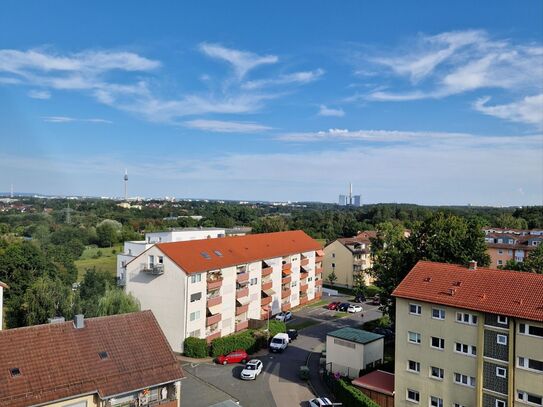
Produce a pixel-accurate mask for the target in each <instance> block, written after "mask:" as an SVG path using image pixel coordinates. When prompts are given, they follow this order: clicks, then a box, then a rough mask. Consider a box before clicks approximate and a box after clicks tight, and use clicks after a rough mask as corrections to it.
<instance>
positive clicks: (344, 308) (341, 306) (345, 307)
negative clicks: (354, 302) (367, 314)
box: [336, 302, 351, 312]
mask: <svg viewBox="0 0 543 407" xmlns="http://www.w3.org/2000/svg"><path fill="white" fill-rule="evenodd" d="M350 305H351V304H349V303H348V302H342V303H341V304H339V306H338V307H337V308H336V310H337V311H343V312H347V310H348V309H349V307H350Z"/></svg>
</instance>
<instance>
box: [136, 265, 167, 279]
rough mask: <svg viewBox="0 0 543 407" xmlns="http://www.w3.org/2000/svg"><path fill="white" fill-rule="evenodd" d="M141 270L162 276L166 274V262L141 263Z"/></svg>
mask: <svg viewBox="0 0 543 407" xmlns="http://www.w3.org/2000/svg"><path fill="white" fill-rule="evenodd" d="M141 271H142V272H144V273H148V274H151V275H153V276H160V275H162V274H164V264H145V263H143V264H142V265H141Z"/></svg>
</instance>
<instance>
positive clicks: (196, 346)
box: [183, 336, 208, 358]
mask: <svg viewBox="0 0 543 407" xmlns="http://www.w3.org/2000/svg"><path fill="white" fill-rule="evenodd" d="M183 349H184V350H185V356H188V357H189V358H205V357H207V355H208V353H207V352H208V348H207V342H206V340H205V339H199V338H194V337H192V336H189V337H188V338H187V339H185V345H184V347H183Z"/></svg>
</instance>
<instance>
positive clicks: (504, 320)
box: [498, 315, 509, 325]
mask: <svg viewBox="0 0 543 407" xmlns="http://www.w3.org/2000/svg"><path fill="white" fill-rule="evenodd" d="M508 323H509V319H508V318H507V317H506V316H503V315H498V324H502V325H507V324H508Z"/></svg>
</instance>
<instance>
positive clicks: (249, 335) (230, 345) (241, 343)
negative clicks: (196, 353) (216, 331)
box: [211, 330, 260, 357]
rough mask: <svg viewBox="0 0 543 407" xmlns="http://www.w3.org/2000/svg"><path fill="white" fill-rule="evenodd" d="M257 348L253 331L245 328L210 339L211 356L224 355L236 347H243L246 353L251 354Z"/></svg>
mask: <svg viewBox="0 0 543 407" xmlns="http://www.w3.org/2000/svg"><path fill="white" fill-rule="evenodd" d="M259 348H260V347H259V343H257V340H256V338H255V336H254V335H253V331H252V330H247V331H244V332H240V333H238V334H233V335H228V336H225V337H223V338H217V339H213V341H211V356H213V357H217V356H220V355H226V354H227V353H230V352H232V351H234V350H236V349H245V351H246V352H247V353H249V354H251V353H255V352H256V351H257V350H258V349H259Z"/></svg>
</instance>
